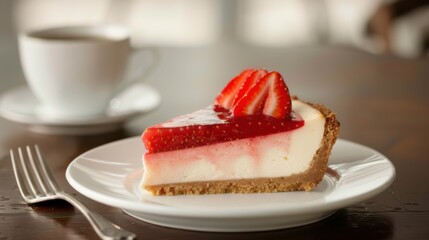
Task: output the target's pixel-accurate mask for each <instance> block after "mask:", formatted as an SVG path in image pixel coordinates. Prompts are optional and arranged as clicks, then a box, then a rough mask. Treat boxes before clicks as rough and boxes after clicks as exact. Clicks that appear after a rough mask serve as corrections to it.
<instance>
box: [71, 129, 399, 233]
mask: <svg viewBox="0 0 429 240" xmlns="http://www.w3.org/2000/svg"><path fill="white" fill-rule="evenodd" d="M144 151H145V150H144V148H143V143H142V142H141V139H140V137H133V138H128V139H124V140H120V141H116V142H113V143H109V144H106V145H103V146H100V147H98V148H95V149H92V150H90V151H88V152H85V153H83V154H82V155H80V156H79V157H77V158H76V159H75V160H73V162H72V163H71V164H70V165H69V166H68V168H67V172H66V177H67V180H68V182H69V183H70V184H71V186H72V187H73V188H75V189H76V190H77V191H79V192H80V193H82V194H83V195H85V196H87V197H89V198H91V199H93V200H95V201H98V202H101V203H104V204H106V205H109V206H113V207H118V208H122V209H123V210H124V212H125V213H127V214H129V215H131V216H133V217H135V218H137V219H140V220H143V221H146V222H149V223H153V224H157V225H161V226H167V227H173V228H181V229H188V230H197V231H214V232H248V231H263V230H274V229H282V228H290V227H296V226H301V225H305V224H309V223H313V222H316V221H319V220H321V219H324V218H326V217H329V216H330V215H331V214H333V213H334V212H335V211H336V210H338V209H341V208H344V207H347V206H350V205H353V204H357V203H359V202H362V201H365V200H367V199H369V198H372V197H374V196H375V195H377V194H379V193H380V192H382V191H383V190H385V189H386V188H387V187H388V186H390V184H391V183H392V182H393V179H394V177H395V168H394V166H393V165H392V163H391V162H390V161H389V160H388V159H387V158H386V157H385V156H383V155H382V154H380V153H378V152H377V151H375V150H373V149H371V148H368V147H366V146H363V145H360V144H357V143H353V142H349V141H346V140H341V139H339V140H338V141H337V143H336V144H335V147H334V149H333V152H332V156H331V158H330V160H329V167H330V171H328V174H326V175H325V177H324V179H323V181H322V182H321V184H319V186H318V187H317V188H316V189H314V190H313V191H311V192H286V193H264V194H216V195H198V196H192V195H191V196H190V195H185V196H151V195H150V194H149V193H147V192H146V191H143V190H142V189H141V187H140V186H139V183H140V179H141V176H142V173H143V169H142V161H141V157H142V154H143V152H144Z"/></svg>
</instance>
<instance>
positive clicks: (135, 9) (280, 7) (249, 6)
mask: <svg viewBox="0 0 429 240" xmlns="http://www.w3.org/2000/svg"><path fill="white" fill-rule="evenodd" d="M0 4H1V5H0V16H1V17H0V18H1V19H0V20H1V21H0V24H1V25H0V33H1V38H2V41H7V40H11V39H7V38H12V39H13V38H14V35H15V34H16V33H17V32H20V31H26V30H30V29H31V30H32V29H40V28H46V27H53V26H64V25H87V24H106V23H108V24H118V25H122V26H125V27H127V28H128V29H129V30H130V31H131V32H132V37H133V38H132V40H133V44H134V45H136V46H143V45H164V46H200V45H208V44H216V43H219V42H221V41H224V40H231V41H238V42H242V43H246V44H254V45H261V46H267V47H270V46H283V47H293V46H308V45H315V44H341V45H350V46H353V47H356V48H359V49H362V50H363V51H369V52H372V53H385V52H389V53H393V54H397V55H399V56H403V57H418V56H421V55H422V54H423V52H424V51H425V49H427V36H428V32H429V30H428V29H429V2H428V1H427V0H264V1H260V0H120V1H119V0H91V1H85V0H36V1H35V0H15V1H12V0H3V1H1V3H0ZM5 38H6V39H5Z"/></svg>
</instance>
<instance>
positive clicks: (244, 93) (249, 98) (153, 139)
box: [142, 69, 304, 154]
mask: <svg viewBox="0 0 429 240" xmlns="http://www.w3.org/2000/svg"><path fill="white" fill-rule="evenodd" d="M303 125H304V120H303V119H302V118H301V117H300V116H299V115H296V114H295V113H294V112H292V104H291V99H290V95H289V90H288V88H287V86H286V84H285V82H284V81H283V78H282V76H281V75H280V73H278V72H269V73H268V72H267V71H266V70H265V69H258V70H254V69H246V70H244V71H243V72H241V73H240V74H239V75H238V76H236V77H235V78H233V79H232V80H231V81H230V82H229V83H228V84H227V86H226V87H225V88H224V89H223V90H222V92H221V93H220V94H219V95H218V96H217V97H216V100H215V104H214V105H212V106H209V107H207V108H204V109H201V110H199V111H196V112H194V113H191V114H187V115H183V116H179V117H176V118H173V119H171V120H169V121H167V122H165V123H161V124H157V125H154V126H151V127H149V128H147V129H146V131H145V132H144V133H143V135H142V139H143V142H144V144H145V147H146V149H147V151H148V152H147V154H150V153H156V152H164V151H172V150H178V149H185V148H193V147H198V146H204V145H210V144H215V143H220V142H226V141H234V140H238V139H244V138H251V137H257V136H264V135H268V134H274V133H279V132H285V131H291V130H293V129H296V128H299V127H302V126H303Z"/></svg>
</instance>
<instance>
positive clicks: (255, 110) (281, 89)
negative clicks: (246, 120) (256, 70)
mask: <svg viewBox="0 0 429 240" xmlns="http://www.w3.org/2000/svg"><path fill="white" fill-rule="evenodd" d="M291 110H292V103H291V100H290V95H289V89H288V88H287V86H286V84H285V82H284V80H283V78H282V76H281V75H280V73H278V72H274V71H273V72H270V73H268V74H266V75H265V76H264V77H262V78H261V79H259V80H258V81H257V82H256V83H255V84H254V85H253V86H252V87H251V88H250V89H249V90H248V91H247V93H246V95H245V96H244V97H242V98H241V99H240V100H239V101H238V102H237V103H236V104H235V105H234V106H233V109H232V113H233V115H234V117H242V116H248V115H260V114H264V115H267V116H271V117H274V118H285V117H287V116H289V115H290V112H291Z"/></svg>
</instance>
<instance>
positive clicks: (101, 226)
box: [10, 145, 136, 239]
mask: <svg viewBox="0 0 429 240" xmlns="http://www.w3.org/2000/svg"><path fill="white" fill-rule="evenodd" d="M33 148H34V151H32V150H31V147H29V146H27V147H26V148H25V150H26V153H25V152H24V151H23V150H22V149H21V148H18V150H17V152H18V156H19V159H18V157H15V154H14V151H13V150H12V149H11V150H10V158H11V160H12V166H13V172H14V173H15V178H16V182H17V183H18V188H19V191H20V192H21V195H22V197H23V198H24V200H25V201H26V202H27V203H39V202H43V201H48V200H53V199H63V200H65V201H67V202H69V203H71V204H72V205H73V206H75V207H76V208H77V209H79V210H80V211H81V212H82V214H83V215H84V216H85V217H86V218H87V219H88V221H89V222H90V223H91V225H92V227H93V228H94V230H95V232H97V234H98V236H100V237H101V238H102V239H134V238H135V237H136V235H135V234H134V233H131V232H128V231H127V230H125V229H123V228H121V227H119V226H118V225H115V224H113V223H111V222H109V221H108V220H106V219H105V218H104V217H102V216H101V215H100V214H98V213H96V212H93V211H91V210H89V209H88V208H87V207H86V206H85V205H83V204H82V203H81V202H79V201H78V200H77V199H76V198H74V197H73V196H71V195H69V194H67V193H66V192H64V191H63V190H62V189H61V188H60V186H59V185H58V184H57V182H56V181H55V179H54V177H53V176H52V173H51V171H50V170H49V168H48V167H47V166H46V164H45V161H44V160H43V157H42V155H41V154H40V150H39V147H38V146H37V145H35V146H34V147H33ZM34 152H35V153H34ZM34 154H35V156H34Z"/></svg>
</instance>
